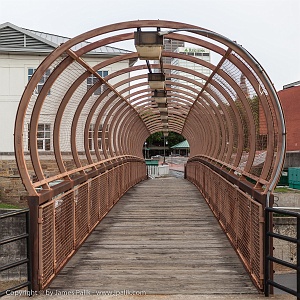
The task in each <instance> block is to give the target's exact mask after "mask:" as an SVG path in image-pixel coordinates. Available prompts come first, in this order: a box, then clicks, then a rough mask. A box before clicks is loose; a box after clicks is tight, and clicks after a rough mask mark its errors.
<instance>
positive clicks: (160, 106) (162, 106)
mask: <svg viewBox="0 0 300 300" xmlns="http://www.w3.org/2000/svg"><path fill="white" fill-rule="evenodd" d="M157 105H158V110H159V111H160V112H161V111H164V112H167V111H168V106H167V103H157Z"/></svg>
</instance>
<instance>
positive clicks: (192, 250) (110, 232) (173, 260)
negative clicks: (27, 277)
mask: <svg viewBox="0 0 300 300" xmlns="http://www.w3.org/2000/svg"><path fill="white" fill-rule="evenodd" d="M50 288H51V289H52V290H70V289H71V290H76V289H85V290H88V291H124V290H125V291H137V292H140V291H144V292H145V293H146V294H147V295H149V294H160V295H162V294H234V293H255V294H256V293H257V291H256V289H255V288H254V286H253V285H252V283H251V281H250V279H249V277H248V275H247V273H246V272H245V271H244V269H243V267H242V265H241V263H240V261H239V259H238V258H237V256H236V253H235V252H234V250H233V249H232V248H231V246H230V244H229V242H228V240H227V238H226V236H225V235H224V234H223V232H222V230H221V229H220V227H219V225H218V223H217V221H216V220H215V218H214V217H213V215H212V213H211V211H210V210H209V208H208V206H207V205H206V203H205V201H204V200H203V199H202V197H201V195H200V194H199V192H198V190H197V189H196V188H195V187H194V186H193V185H192V184H191V183H189V182H188V181H186V180H183V179H178V178H172V177H168V178H159V179H154V180H147V181H145V182H142V183H140V184H138V185H137V186H136V187H134V188H132V189H131V190H130V191H129V192H128V193H127V194H126V195H125V196H124V197H123V198H122V199H121V200H120V201H119V203H118V204H117V205H116V206H115V207H114V208H113V209H112V211H111V212H110V213H109V214H108V215H107V216H106V217H105V219H104V220H103V221H102V222H101V224H100V225H99V226H98V227H97V228H96V230H95V231H94V233H93V234H92V235H91V236H90V237H89V239H88V240H87V241H86V243H85V244H84V245H83V246H82V247H81V249H80V250H79V251H78V252H77V254H76V255H75V257H74V258H73V259H72V260H71V261H70V262H69V263H68V265H67V266H66V267H65V268H64V269H63V271H62V272H61V273H60V274H59V276H58V277H57V278H56V279H55V280H54V281H53V283H52V284H51V286H50Z"/></svg>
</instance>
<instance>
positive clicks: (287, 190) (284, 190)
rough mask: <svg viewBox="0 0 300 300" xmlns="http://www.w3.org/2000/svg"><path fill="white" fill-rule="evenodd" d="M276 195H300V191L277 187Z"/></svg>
mask: <svg viewBox="0 0 300 300" xmlns="http://www.w3.org/2000/svg"><path fill="white" fill-rule="evenodd" d="M274 192H275V193H300V190H295V189H290V188H288V187H277V188H275V190H274Z"/></svg>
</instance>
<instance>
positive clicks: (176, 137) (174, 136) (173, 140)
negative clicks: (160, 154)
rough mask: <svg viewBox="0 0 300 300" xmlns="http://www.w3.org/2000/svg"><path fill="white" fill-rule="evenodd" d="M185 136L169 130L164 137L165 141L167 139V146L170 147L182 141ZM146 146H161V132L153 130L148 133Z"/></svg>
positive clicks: (162, 141)
mask: <svg viewBox="0 0 300 300" xmlns="http://www.w3.org/2000/svg"><path fill="white" fill-rule="evenodd" d="M184 140H185V138H184V137H183V136H182V135H181V134H179V133H176V132H173V131H172V132H169V136H168V137H166V141H168V147H172V146H174V145H176V144H178V143H180V142H183V141H184ZM146 142H147V145H148V146H163V145H164V136H163V133H162V132H155V133H153V134H152V135H150V136H149V137H148V138H147V140H146Z"/></svg>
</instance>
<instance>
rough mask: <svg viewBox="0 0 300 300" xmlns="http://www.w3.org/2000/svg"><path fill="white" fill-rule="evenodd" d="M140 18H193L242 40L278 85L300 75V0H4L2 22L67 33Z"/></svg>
mask: <svg viewBox="0 0 300 300" xmlns="http://www.w3.org/2000/svg"><path fill="white" fill-rule="evenodd" d="M137 19H140V20H143V19H161V20H163V19H164V20H169V21H178V22H184V23H189V24H193V25H197V26H200V27H204V28H207V29H210V30H213V31H216V32H218V33H220V34H222V35H225V36H227V37H228V38H230V39H232V40H235V41H237V42H238V43H239V44H241V45H243V47H245V48H246V49H247V50H248V51H249V52H250V53H251V54H252V55H253V56H254V57H255V58H256V59H257V60H258V61H259V62H260V64H261V65H262V66H263V67H264V69H265V70H266V72H267V73H268V74H269V76H270V78H271V80H272V81H273V83H274V85H275V88H276V89H277V90H280V89H282V86H283V85H285V84H288V83H291V82H295V81H298V80H300V32H299V29H300V0H162V1H159V0H146V1H144V0H93V1H84V0H81V1H78V0H0V24H2V23H4V22H11V23H13V24H15V25H17V26H20V27H24V28H28V29H33V30H38V31H43V32H48V33H53V34H58V35H62V36H67V37H74V36H76V35H78V34H80V33H83V32H85V31H88V30H90V29H93V28H96V27H101V26H103V25H108V24H112V23H117V22H122V21H130V20H137Z"/></svg>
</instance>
